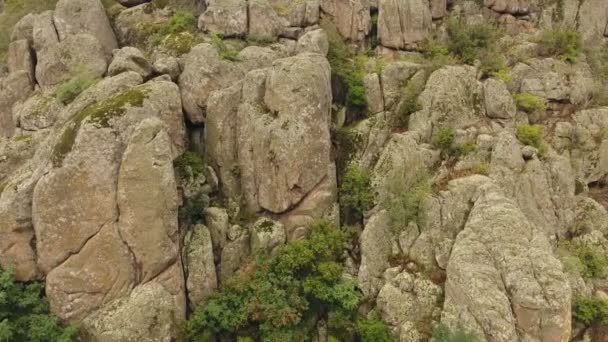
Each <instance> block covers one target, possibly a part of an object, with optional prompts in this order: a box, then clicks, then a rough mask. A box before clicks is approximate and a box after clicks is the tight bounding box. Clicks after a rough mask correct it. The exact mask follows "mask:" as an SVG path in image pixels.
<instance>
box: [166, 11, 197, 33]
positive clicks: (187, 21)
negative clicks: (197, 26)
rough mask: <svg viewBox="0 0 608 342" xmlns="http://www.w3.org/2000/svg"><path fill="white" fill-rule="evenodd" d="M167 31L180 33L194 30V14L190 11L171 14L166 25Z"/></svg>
mask: <svg viewBox="0 0 608 342" xmlns="http://www.w3.org/2000/svg"><path fill="white" fill-rule="evenodd" d="M165 30H166V32H167V33H179V32H185V31H192V30H194V14H192V12H188V11H177V12H175V14H173V15H172V16H171V18H170V19H169V22H168V23H167V26H166V29H165Z"/></svg>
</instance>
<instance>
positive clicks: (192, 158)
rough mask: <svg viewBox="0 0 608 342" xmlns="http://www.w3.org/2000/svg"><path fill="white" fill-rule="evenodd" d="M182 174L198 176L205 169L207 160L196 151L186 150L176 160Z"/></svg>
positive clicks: (175, 163) (176, 165)
mask: <svg viewBox="0 0 608 342" xmlns="http://www.w3.org/2000/svg"><path fill="white" fill-rule="evenodd" d="M174 165H175V167H176V168H177V169H178V170H179V173H180V174H181V175H192V177H194V178H197V177H199V176H201V175H203V172H204V171H205V161H204V160H203V158H202V157H201V156H200V155H199V154H198V153H196V152H192V151H186V152H184V154H182V155H181V156H179V158H177V159H176V160H175V162H174Z"/></svg>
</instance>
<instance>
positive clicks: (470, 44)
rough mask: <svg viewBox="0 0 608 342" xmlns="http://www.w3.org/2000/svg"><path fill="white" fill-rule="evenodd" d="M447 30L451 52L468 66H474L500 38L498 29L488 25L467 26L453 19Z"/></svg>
mask: <svg viewBox="0 0 608 342" xmlns="http://www.w3.org/2000/svg"><path fill="white" fill-rule="evenodd" d="M447 28H448V35H449V38H450V40H449V43H448V48H449V50H450V52H451V53H452V54H454V55H455V56H458V57H459V58H460V60H462V62H464V63H466V64H472V63H473V62H474V61H475V60H476V59H477V58H479V55H480V53H481V52H482V51H483V50H484V49H488V48H489V47H490V46H491V44H492V43H493V42H494V41H495V40H497V39H498V37H499V34H498V31H497V29H496V28H495V27H494V26H492V25H488V24H474V25H467V24H465V23H464V22H462V21H460V20H458V19H451V20H449V21H448V25H447Z"/></svg>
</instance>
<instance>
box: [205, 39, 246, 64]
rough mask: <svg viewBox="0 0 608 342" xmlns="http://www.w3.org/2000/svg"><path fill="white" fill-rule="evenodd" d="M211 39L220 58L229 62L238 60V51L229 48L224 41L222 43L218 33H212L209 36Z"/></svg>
mask: <svg viewBox="0 0 608 342" xmlns="http://www.w3.org/2000/svg"><path fill="white" fill-rule="evenodd" d="M211 39H212V43H213V45H214V46H215V48H216V49H217V52H218V53H219V55H220V58H221V59H225V60H227V61H231V62H238V61H239V52H238V51H236V50H235V49H233V48H231V47H230V46H228V45H226V43H224V41H223V40H222V38H221V37H220V36H218V35H213V36H212V37H211Z"/></svg>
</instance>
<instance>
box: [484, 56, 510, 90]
mask: <svg viewBox="0 0 608 342" xmlns="http://www.w3.org/2000/svg"><path fill="white" fill-rule="evenodd" d="M480 62H481V64H480V66H479V70H480V71H481V77H482V78H486V77H496V78H499V79H502V80H503V81H505V79H504V78H507V76H506V75H509V72H508V70H507V61H506V59H505V57H504V56H503V55H502V54H500V53H499V52H498V51H496V50H488V51H485V52H483V53H481V55H480ZM508 78H510V77H508ZM509 82H510V80H509ZM507 83H508V82H507Z"/></svg>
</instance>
